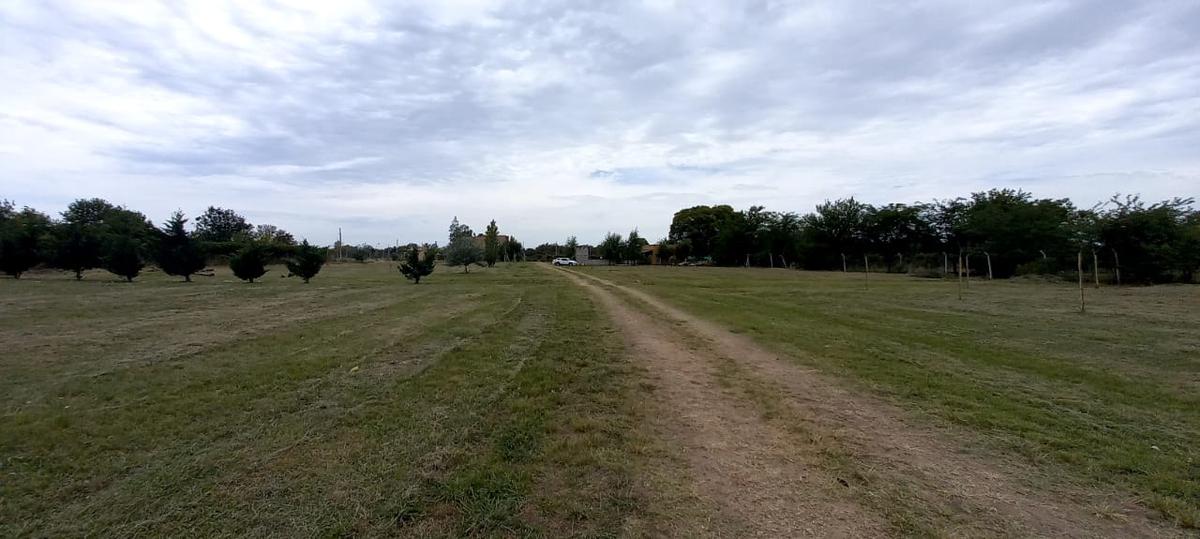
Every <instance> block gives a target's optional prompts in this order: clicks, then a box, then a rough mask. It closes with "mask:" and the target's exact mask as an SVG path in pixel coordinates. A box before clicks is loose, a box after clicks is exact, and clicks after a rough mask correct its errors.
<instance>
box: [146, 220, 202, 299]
mask: <svg viewBox="0 0 1200 539" xmlns="http://www.w3.org/2000/svg"><path fill="white" fill-rule="evenodd" d="M187 221H188V220H187V219H184V217H183V212H181V211H176V212H175V213H172V214H171V217H170V218H169V219H167V222H166V223H165V224H164V225H163V228H162V230H160V231H159V238H158V251H157V253H156V256H155V261H156V262H158V267H159V268H161V269H162V271H163V273H166V274H167V275H178V276H181V277H183V280H184V281H186V282H189V283H190V282H192V275H193V274H195V273H197V272H199V271H200V270H203V269H204V266H205V265H206V263H207V260H206V259H205V256H204V253H203V252H202V251H201V249H200V245H199V243H198V242H197V241H196V240H195V239H194V238H192V237H191V236H189V235H188V233H187V230H186V229H185V228H184V227H185V225H186V224H187Z"/></svg>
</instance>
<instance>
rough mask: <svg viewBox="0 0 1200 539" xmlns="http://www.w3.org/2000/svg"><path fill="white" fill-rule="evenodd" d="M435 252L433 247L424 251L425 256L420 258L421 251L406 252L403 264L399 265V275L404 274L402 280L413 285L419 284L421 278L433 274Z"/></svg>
mask: <svg viewBox="0 0 1200 539" xmlns="http://www.w3.org/2000/svg"><path fill="white" fill-rule="evenodd" d="M435 258H437V251H436V249H435V248H433V247H429V248H427V249H426V250H425V256H424V257H423V258H422V257H421V251H420V249H417V248H415V247H414V248H412V249H409V250H408V254H407V255H405V260H404V262H401V263H400V266H399V267H400V273H402V274H404V278H405V279H408V280H410V281H412V282H413V284H421V277H424V276H426V275H429V274H431V273H433V267H434V266H435V265H437V261H436V260H435Z"/></svg>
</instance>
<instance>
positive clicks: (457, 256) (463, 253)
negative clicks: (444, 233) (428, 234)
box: [446, 234, 483, 273]
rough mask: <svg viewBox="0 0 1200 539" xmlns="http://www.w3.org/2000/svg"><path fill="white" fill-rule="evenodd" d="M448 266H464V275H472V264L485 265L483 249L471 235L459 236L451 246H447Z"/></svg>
mask: <svg viewBox="0 0 1200 539" xmlns="http://www.w3.org/2000/svg"><path fill="white" fill-rule="evenodd" d="M446 264H447V265H449V266H451V267H453V266H462V267H463V273H470V266H471V264H476V265H483V249H480V248H479V246H478V245H476V243H475V238H473V237H471V236H470V235H469V234H462V235H459V236H458V237H457V238H454V239H453V240H452V241H451V242H450V245H447V246H446Z"/></svg>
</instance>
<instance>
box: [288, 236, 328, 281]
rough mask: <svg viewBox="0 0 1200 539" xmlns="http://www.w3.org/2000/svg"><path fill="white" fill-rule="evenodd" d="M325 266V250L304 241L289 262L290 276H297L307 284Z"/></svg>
mask: <svg viewBox="0 0 1200 539" xmlns="http://www.w3.org/2000/svg"><path fill="white" fill-rule="evenodd" d="M324 265H325V249H320V248H317V247H313V246H312V245H309V244H308V240H304V243H301V244H300V245H299V246H297V247H296V252H295V253H294V254H293V255H292V257H291V258H290V259H289V260H288V261H287V269H288V274H289V276H290V275H295V276H297V277H299V278H301V279H303V280H304V282H305V284H307V283H308V280H309V279H312V278H313V277H315V276H316V275H317V273H320V272H321V266H324Z"/></svg>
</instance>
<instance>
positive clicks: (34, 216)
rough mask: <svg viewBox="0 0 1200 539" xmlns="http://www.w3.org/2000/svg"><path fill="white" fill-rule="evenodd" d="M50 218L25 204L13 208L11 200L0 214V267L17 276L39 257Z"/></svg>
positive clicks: (36, 263) (18, 277)
mask: <svg viewBox="0 0 1200 539" xmlns="http://www.w3.org/2000/svg"><path fill="white" fill-rule="evenodd" d="M49 230H50V218H49V217H47V216H46V215H45V214H43V213H41V212H38V211H37V210H34V209H33V208H25V209H23V210H21V211H20V212H15V211H14V210H13V208H12V205H11V203H7V205H6V207H5V208H4V209H3V210H2V214H0V271H3V272H4V273H6V274H8V275H12V276H13V278H15V279H20V278H21V274H23V273H25V272H26V271H29V270H30V269H31V268H33V267H34V266H37V265H38V264H39V263H41V262H42V261H43V250H44V249H45V248H46V243H47V242H46V239H47V238H46V235H47V234H48V232H49Z"/></svg>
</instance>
